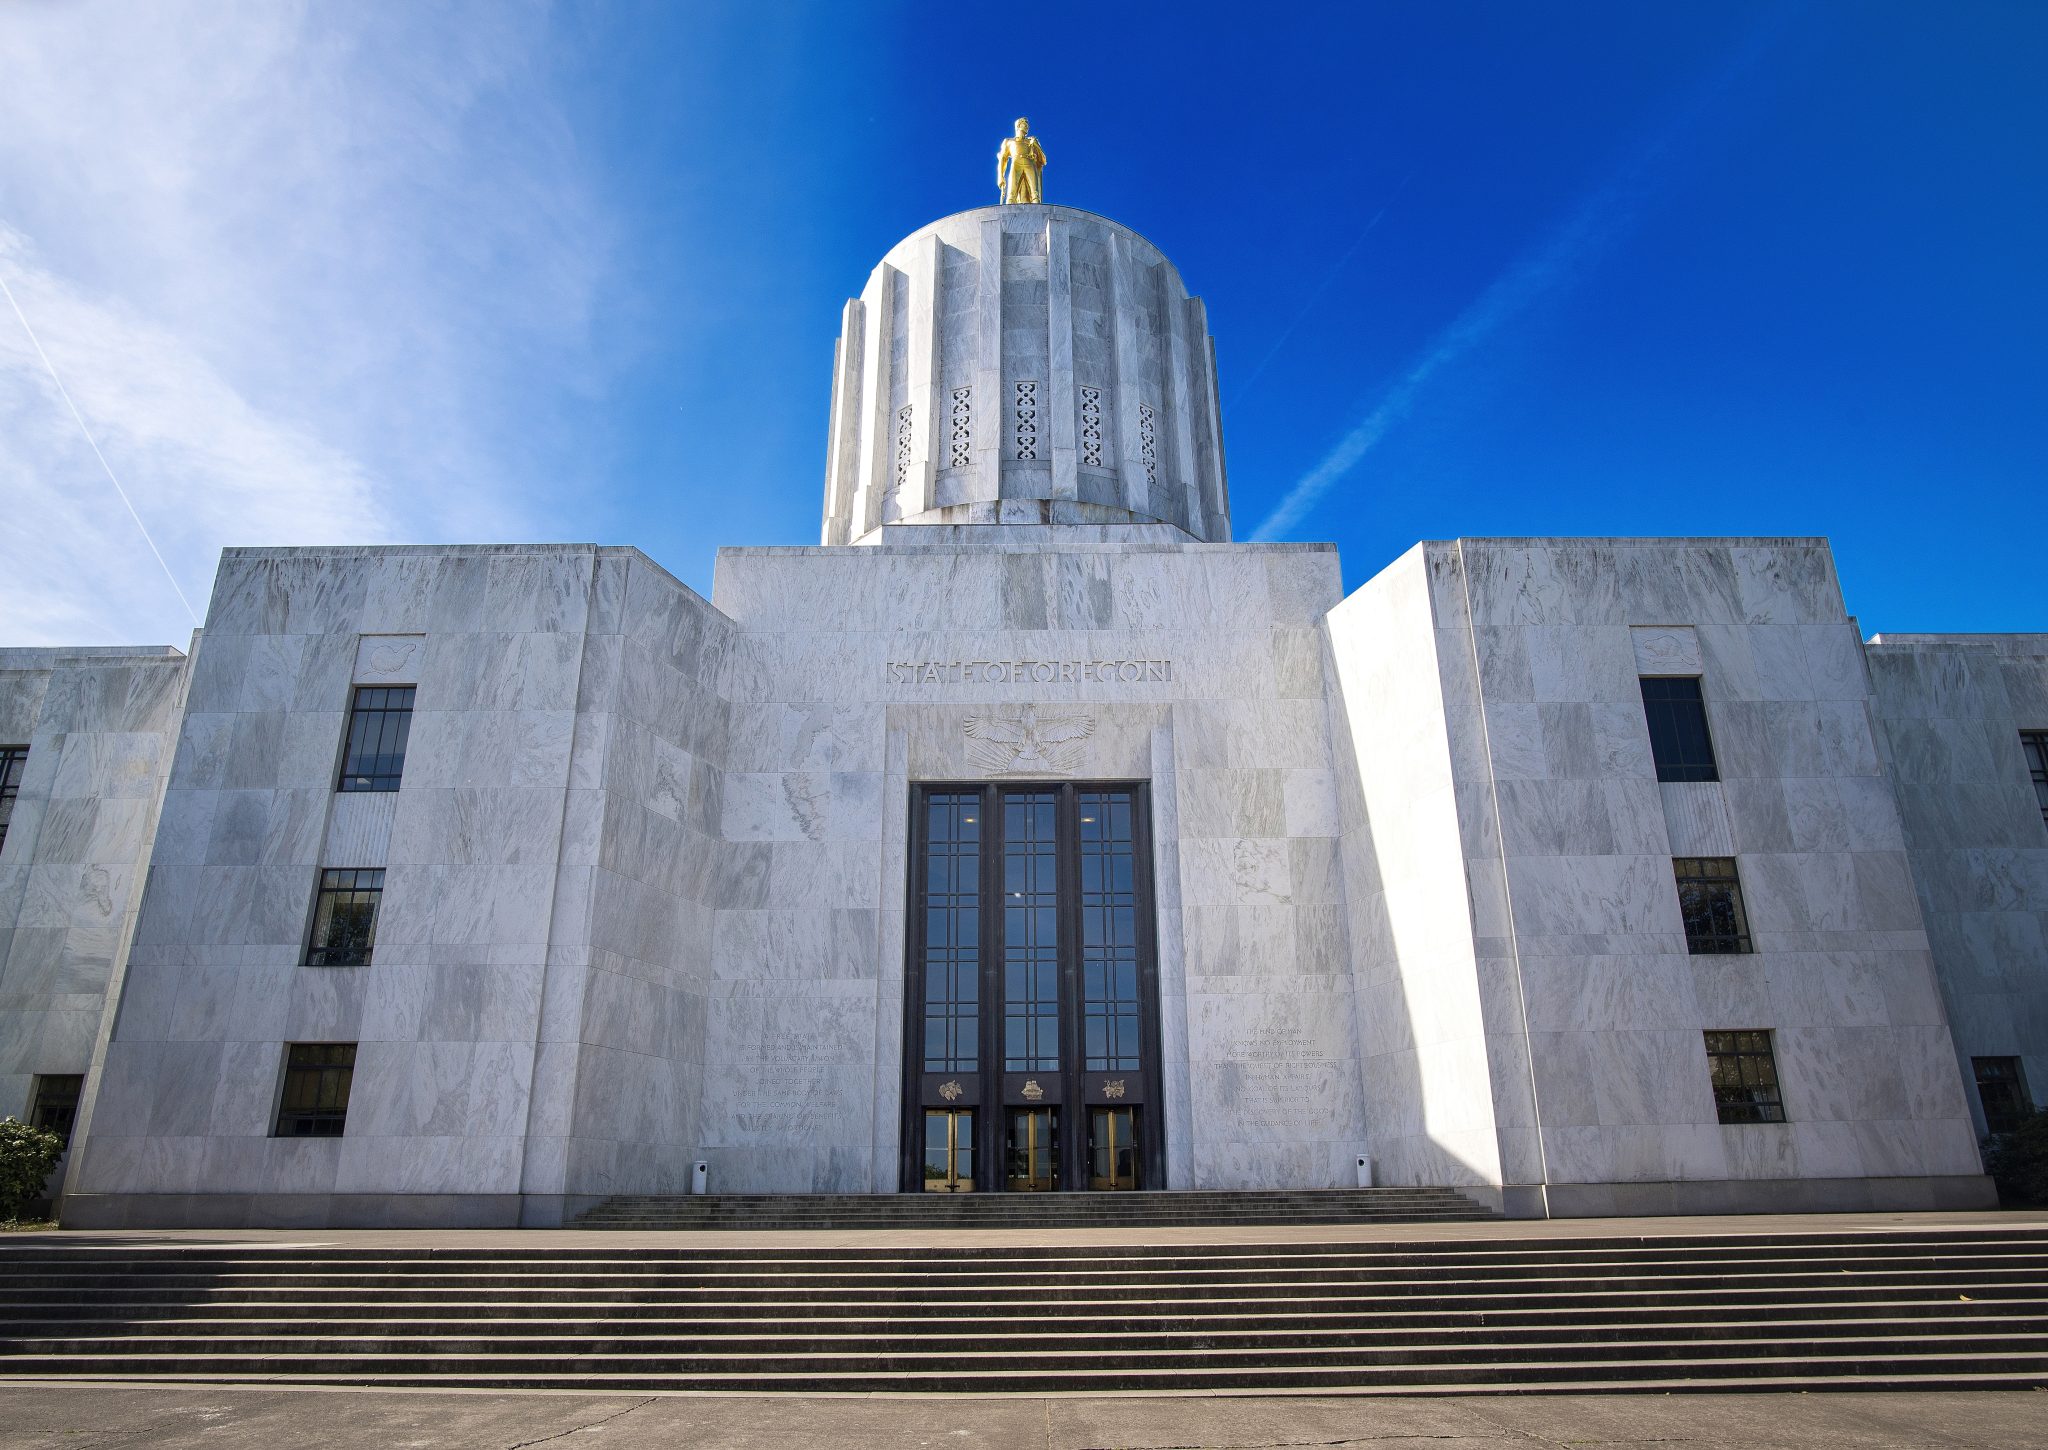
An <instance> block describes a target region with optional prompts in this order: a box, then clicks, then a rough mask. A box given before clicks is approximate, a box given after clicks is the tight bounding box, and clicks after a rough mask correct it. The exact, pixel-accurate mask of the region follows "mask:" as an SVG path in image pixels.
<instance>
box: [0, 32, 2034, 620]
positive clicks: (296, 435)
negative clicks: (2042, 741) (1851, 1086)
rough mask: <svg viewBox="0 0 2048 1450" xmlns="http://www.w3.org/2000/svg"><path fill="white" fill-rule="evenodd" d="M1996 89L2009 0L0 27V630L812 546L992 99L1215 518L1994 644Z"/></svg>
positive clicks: (1347, 549)
mask: <svg viewBox="0 0 2048 1450" xmlns="http://www.w3.org/2000/svg"><path fill="white" fill-rule="evenodd" d="M2043 74H2048V5H2041V4H2038V3H2031V0H2029V3H2010V4H2002V3H1951V4H1940V5H1937V4H1933V3H1925V4H1912V5H1908V4H1886V3H1871V0H1858V3H1853V4H1851V3H1841V4H1825V3H1810V4H1805V5H1786V4H1778V3H1749V4H1745V3H1736V0H1717V3H1712V4H1707V3H1699V4H1678V3H1653V4H1652V3H1641V0H1627V3H1613V4H1605V3H1598V4H1596V3H1576V4H1569V5H1566V4H1555V5H1539V4H1535V3H1529V0H1517V3H1504V0H1503V3H1454V0H1434V3H1430V4H1421V3H1413V4H1402V5H1379V4H1362V3H1361V4H1347V5H1336V6H1323V7H1317V6H1311V5H1294V6H1286V7H1279V6H1274V7H1265V8H1262V9H1248V8H1247V7H1244V6H1241V5H1233V6H1229V7H1223V6H1215V7H1206V6H1202V5H1187V4H1182V5H1171V6H1157V7H1148V6H1136V5H1114V4H1111V5H1104V4H1100V3H1096V4H1092V5H1086V6H1067V5H1059V4H1040V5H1035V6H1030V7H993V6H990V7H979V6H972V5H963V4H959V3H952V4H945V5H937V4H931V5H927V4H905V5H879V4H872V5H848V4H833V5H825V4H816V5H813V4H799V3H762V0H754V3H749V4H734V5H720V4H708V3H706V4H688V5H685V4H645V5H637V4H619V3H614V4H581V5H575V6H564V7H560V8H549V7H545V6H538V5H522V4H517V3H509V0H503V3H501V0H490V3H478V4H473V5H463V4H459V3H450V4H441V5H436V6H431V7H430V6H419V5H410V4H398V3H389V4H376V3H359V4H350V5H331V4H329V5H306V6H294V5H291V4H287V3H282V0H249V3H239V0H208V3H204V4H189V5H183V4H177V3H171V0H132V3H82V4H59V3H54V0H29V3H25V4H17V5H10V6H7V7H4V8H0V281H5V282H6V283H7V285H8V290H9V292H10V293H11V294H12V295H13V298H14V300H15V302H16V304H18V306H19V307H20V309H21V314H22V317H25V318H26V320H27V322H28V324H29V327H30V328H32V329H33V331H34V334H35V337H36V340H37V341H39V342H40V344H41V349H42V352H41V354H38V352H37V351H36V350H35V347H34V345H33V344H32V343H31V342H30V340H29V336H28V333H27V332H25V331H24V329H23V327H22V323H21V320H20V319H18V318H17V317H16V315H15V313H14V312H13V310H12V309H11V308H7V307H5V306H4V305H0V494H4V496H5V497H6V498H7V499H8V500H9V501H10V502H9V504H8V506H7V507H6V508H4V509H0V642H6V643H24V644H25V643H55V642H65V643H106V642H140V641H164V640H170V641H182V639H183V638H184V636H185V633H186V632H187V631H188V630H189V629H190V627H191V621H190V618H189V617H188V615H187V614H186V612H185V609H184V606H183V605H182V604H181V602H180V600H179V597H178V595H179V593H181V592H182V594H183V595H184V596H186V598H188V599H190V600H191V602H192V603H193V604H194V605H197V606H201V607H203V600H204V597H205V595H206V592H207V590H208V588H209V587H210V581H211V576H212V572H213V565H214V560H215V558H216V556H217V554H218V551H219V549H220V548H221V547H222V546H223V545H226V544H284V543H333V542H433V541H485V540H492V541H496V540H545V541H556V540H597V541H600V542H606V543H628V544H634V545H637V546H638V547H640V548H642V549H645V550H646V551H647V552H648V553H650V554H652V555H653V556H654V557H655V558H656V559H658V560H659V561H661V562H662V563H663V564H665V565H667V566H668V567H669V568H670V569H672V570H674V571H675V572H676V573H677V574H678V575H680V576H681V577H682V578H683V579H684V580H685V581H687V582H689V583H690V584H692V585H693V586H695V587H696V588H698V589H699V590H701V591H704V592H707V593H708V591H709V588H710V582H711V570H712V561H713V554H714V551H715V549H716V548H717V547H718V546H719V545H721V544H785V543H812V542H815V541H816V532H817V517H818V504H819V493H820V488H821V479H822V467H823V456H824V435H825V424H826V407H827V397H828V383H829V371H830V362H831V353H832V340H833V335H834V333H835V331H836V328H837V323H838V316H839V308H840V305H841V303H842V301H843V299H844V298H845V297H847V296H848V295H850V294H852V293H853V292H855V291H857V290H858V289H859V287H860V285H861V283H862V281H863V279H864V278H865V277H866V275H867V272H868V270H869V269H870V268H871V267H872V266H873V265H874V263H875V261H876V260H877V259H878V258H879V257H880V256H881V254H882V253H883V252H884V251H885V250H887V248H888V247H889V246H890V245H891V244H892V243H893V242H894V241H896V240H897V239H898V238H899V237H901V236H902V235H903V234H905V233H907V232H909V231H912V230H914V229H915V228H917V227H918V226H920V225H922V224H923V223H924V222H926V221H928V220H930V219H932V218H933V217H936V216H939V215H943V214H945V213H947V212H951V211H957V210H960V209H963V208H965V207H969V206H975V205H980V204H983V203H984V202H987V201H990V200H992V199H993V196H994V190H993V154H994V148H995V145H996V143H997V141H998V140H999V139H1000V137H1001V136H1002V135H1003V134H1004V133H1005V131H1006V129H1007V127H1008V123H1009V120H1010V118H1011V117H1012V116H1014V115H1017V114H1020V113H1028V114H1029V115H1030V116H1031V117H1032V119H1033V122H1034V127H1035V129H1036V130H1037V131H1039V133H1040V134H1041V135H1042V136H1043V137H1044V140H1045V144H1046V147H1047V150H1048V152H1049V153H1050V156H1051V165H1050V167H1049V169H1048V171H1047V195H1048V199H1050V200H1053V201H1058V202H1063V203H1069V204H1072V205H1075V206H1081V207H1087V208H1090V209H1092V210H1096V211H1100V212H1103V213H1105V214H1107V215H1110V216H1113V217H1115V218H1117V219H1118V220H1120V221H1123V222H1125V223H1127V224H1129V225H1131V226H1133V227H1136V228H1137V229H1138V230H1140V231H1141V232H1143V233H1144V234H1145V235H1147V236H1148V237H1150V238H1151V239H1152V240H1153V241H1155V242H1156V243H1158V244H1159V245H1160V246H1161V247H1162V248H1163V249H1164V250H1165V251H1166V252H1167V254H1168V255H1169V256H1171V257H1173V258H1174V260H1175V261H1176V263H1177V264H1178V265H1179V267H1180V269H1181V272H1182V274H1183V276H1184V277H1185V278H1186V280H1187V282H1188V284H1189V286H1190V287H1191V288H1192V289H1193V290H1195V291H1197V292H1199V293H1200V294H1202V295H1203V296H1204V297H1205V298H1206V300H1207V302H1208V305H1209V312H1210V322H1211V327H1212V330H1213V331H1214V333H1215V335H1216V339H1217V347H1218V353H1219V361H1220V368H1221V375H1222V380H1223V395H1224V405H1225V432H1226V440H1227V444H1228V448H1229V459H1230V465H1231V486H1232V495H1233V505H1234V514H1235V519H1236V525H1237V530H1238V534H1239V536H1240V537H1244V538H1249V537H1252V536H1253V535H1254V534H1257V533H1261V532H1263V534H1264V535H1265V536H1269V537H1282V538H1299V539H1331V540H1334V541H1336V542H1337V543H1338V544H1340V545H1341V546H1342V548H1343V550H1344V559H1345V574H1346V580H1347V583H1349V584H1351V585H1354V586H1355V585H1356V584H1358V583H1360V582H1362V581H1363V580H1364V579H1366V578H1369V577H1370V576H1371V575H1372V574H1373V573H1374V572H1376V571H1377V570H1378V569H1379V568H1380V567H1382V566H1383V565H1384V564H1385V563H1386V562H1387V561H1388V560H1390V559H1391V558H1393V557H1394V556H1395V555H1397V554H1398V553H1400V552H1401V551H1402V550H1404V549H1405V548H1406V547H1407V546H1408V545H1410V544H1411V543H1412V542H1414V541H1415V540H1416V539H1418V538H1445V537H1453V536H1456V535H1459V534H1469V535H1484V534H1688V533H1701V534H1720V533H1738V534H1776V533H1802V534H1804V533H1815V534H1825V535H1828V536H1829V537H1831V538H1832V539H1833V541H1834V544H1835V548H1836V555H1837V560H1838V563H1839V566H1840V569H1841V573H1842V578H1843V583H1844V588H1845V591H1846V593H1847V596H1848V602H1849V607H1850V609H1851V611H1852V612H1854V613H1856V614H1857V615H1858V616H1859V617H1860V618H1861V620H1862V622H1863V624H1864V626H1865V627H1866V629H1867V630H1871V631H1875V630H1881V629H1882V630H1894V631H1907V630H1919V629H1928V630H1948V629H1991V630H1996V629H2048V592H2044V591H2043V590H2042V588H2041V587H2040V586H2039V584H2038V583H2037V576H2038V572H2039V569H2040V562H2039V561H2040V559H2041V556H2042V552H2043V551H2042V542H2041V538H2042V532H2043V528H2044V524H2048V366H2044V351H2043V349H2044V343H2043V339H2044V337H2048V280H2044V268H2043V265H2042V258H2044V257H2048V87H2044V86H2043V85H2042V84H2041V80H2040V77H2041V76H2042V75H2043ZM45 356H47V358H48V361H49V363H50V365H51V366H53V367H54V368H55V370H56V371H57V373H58V374H59V375H60V376H61V377H62V378H63V380H64V383H65V385H66V388H67V390H68V392H69V393H70V395H71V400H72V402H74V403H75V404H76V406H77V409H78V416H79V418H81V419H83V420H84V422H85V424H86V427H87V428H88V429H90V431H91V432H92V433H93V435H94V436H95V438H96V440H97V442H98V444H99V448H100V451H101V453H102V454H103V455H104V457H105V460H106V468H105V469H103V468H102V467H101V464H100V462H99V460H98V458H97V457H96V456H95V454H94V453H93V451H92V450H91V448H90V446H89V445H88V444H87V443H86V441H85V439H84V437H83V435H82V434H81V432H80V429H79V426H78V421H77V420H76V419H74V418H73V416H72V414H71V412H70V411H69V408H68V407H67V405H66V403H65V401H64V399H63V398H62V396H60V395H59V393H58V392H57V390H56V388H55V386H54V385H53V384H52V382H51V381H50V377H49V370H48V368H46V367H45V366H44V357H45ZM109 471H111V473H112V474H113V475H114V478H115V479H118V480H119V484H120V485H121V488H122V490H124V491H125V492H126V494H127V495H128V498H129V499H130V500H131V501H132V504H133V510H134V512H133V514H132V515H131V514H130V513H129V512H127V510H126V509H125V508H124V505H123V502H122V499H121V497H120V495H119V494H118V493H117V492H116V488H115V484H114V482H113V481H112V480H110V479H109V477H108V472H109ZM138 519H139V521H140V523H141V524H142V525H144V526H146V527H147V529H148V532H149V533H150V534H151V535H152V536H153V537H154V540H155V543H156V545H157V547H158V549H159V550H160V552H161V554H162V556H163V559H164V562H165V566H166V567H167V570H168V577H167V574H166V568H160V567H159V566H158V564H157V562H156V560H155V558H154V557H153V556H152V554H151V551H150V546H149V544H148V542H146V541H145V538H144V535H143V530H142V528H139V527H138V526H137V521H138ZM173 581H175V583H176V588H175V589H174V588H173Z"/></svg>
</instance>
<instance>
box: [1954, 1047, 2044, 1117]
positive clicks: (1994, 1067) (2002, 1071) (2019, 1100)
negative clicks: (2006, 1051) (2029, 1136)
mask: <svg viewBox="0 0 2048 1450" xmlns="http://www.w3.org/2000/svg"><path fill="white" fill-rule="evenodd" d="M1970 1070H1971V1074H1972V1075H1973V1076H1974V1077H1975V1078H1976V1079H1977V1101H1978V1102H1980V1103H1982V1104H1983V1105H1984V1131H1986V1132H1987V1133H2010V1132H2011V1131H2012V1130H2013V1129H2014V1128H2017V1127H2018V1126H2019V1125H2020V1120H2021V1119H2022V1118H2025V1117H2027V1116H2028V1115H2029V1114H2031V1113H2032V1112H2033V1111H2034V1105H2033V1103H2032V1102H2031V1101H2029V1100H2028V1098H2027V1083H2026V1079H2025V1078H2023V1077H2022V1076H2020V1060H2019V1059H2018V1058H2017V1057H1973V1058H1971V1059H1970Z"/></svg>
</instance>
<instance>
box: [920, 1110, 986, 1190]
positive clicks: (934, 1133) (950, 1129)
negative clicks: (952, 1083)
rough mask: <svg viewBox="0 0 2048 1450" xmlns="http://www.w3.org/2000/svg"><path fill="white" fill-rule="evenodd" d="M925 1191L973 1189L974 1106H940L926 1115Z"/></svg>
mask: <svg viewBox="0 0 2048 1450" xmlns="http://www.w3.org/2000/svg"><path fill="white" fill-rule="evenodd" d="M924 1191H925V1192H926V1193H972V1192H973V1191H974V1112H973V1110H972V1109H953V1110H948V1109H940V1110H939V1111H937V1112H929V1113H926V1114H925V1115H924Z"/></svg>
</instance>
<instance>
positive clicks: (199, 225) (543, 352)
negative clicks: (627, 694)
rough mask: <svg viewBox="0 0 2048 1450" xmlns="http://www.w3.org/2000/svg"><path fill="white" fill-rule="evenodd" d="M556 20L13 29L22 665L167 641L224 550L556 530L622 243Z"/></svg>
mask: <svg viewBox="0 0 2048 1450" xmlns="http://www.w3.org/2000/svg"><path fill="white" fill-rule="evenodd" d="M550 53H551V38H550V34H549V29H548V16H547V13H546V11H545V9H544V8H543V7H539V6H536V5H526V4H515V3H509V0H508V3H489V4H476V5H470V6H462V5H455V6H437V7H433V8H431V9H428V8H426V7H415V8H407V9H405V10H386V9H381V8H379V9H376V10H372V9H371V8H369V7H356V6H323V5H308V4H289V3H273V0H206V3H182V4H173V3H152V4H149V5H137V4H126V3H87V4H73V5H62V6H57V5H47V6H46V5H15V6H7V7H5V8H4V9H0V275H4V276H5V278H6V280H7V283H8V286H9V289H10V290H11V291H12V293H13V294H14V296H15V298H16V299H17V301H18V302H19V304H20V306H21V309H22V311H23V313H24V314H25V315H26V317H27V318H28V320H29V322H30V323H31V324H32V325H33V327H34V330H35V332H36V334H37V335H38V336H39V337H40V339H41V344H42V347H43V349H44V350H46V351H47V353H48V355H49V359H50V362H51V363H52V365H53V366H54V368H55V370H56V371H57V372H58V373H60V374H61V375H62V378H63V381H64V384H65V385H66V386H67V387H68V389H69V391H70V393H71V394H72V396H73V397H74V399H75V400H76V404H77V408H78V412H79V414H80V417H81V418H82V419H83V420H84V422H85V423H86V424H87V425H88V427H89V428H90V431H91V433H92V435H93V436H94V437H95V438H96V439H97V442H98V446H99V447H100V448H101V449H102V450H104V454H105V457H106V460H107V462H108V464H109V465H110V471H111V472H112V473H115V474H118V476H119V479H120V481H121V483H122V484H123V485H125V486H126V488H127V491H128V493H129V494H130V495H131V496H132V499H133V508H134V513H135V518H133V519H131V518H130V517H129V516H128V514H127V513H126V512H125V511H124V510H123V508H122V506H121V500H120V498H119V497H118V496H117V495H116V492H115V490H114V488H113V487H111V486H110V479H109V477H108V475H107V474H105V473H102V471H101V470H100V467H99V464H98V463H97V462H96V460H95V459H94V456H93V452H92V448H91V446H90V445H89V444H88V442H87V440H86V438H85V437H84V436H83V435H82V434H81V431H80V429H79V426H78V423H77V421H75V420H74V419H73V418H72V416H71V414H70V412H69V411H68V410H67V409H66V407H65V405H64V401H63V399H62V397H61V396H60V395H59V392H58V390H57V388H56V387H55V386H54V385H53V383H52V380H51V377H50V375H49V371H48V370H46V369H45V367H44V366H43V363H42V361H41V360H40V359H39V357H38V355H37V352H36V350H35V348H34V347H33V345H32V344H31V341H30V339H29V337H28V335H27V334H26V332H25V331H24V330H23V329H22V327H21V326H20V325H19V324H18V323H17V321H16V319H15V318H14V317H13V315H12V314H11V312H8V311H5V310H0V492H4V493H5V495H6V497H7V500H8V506H7V507H6V509H4V510H0V644H35V643H73V644H95V643H106V642H138V641H152V642H154V641H162V640H166V639H172V640H175V639H177V638H180V637H182V634H183V631H184V630H185V629H186V628H188V627H189V622H188V621H187V620H186V618H185V616H184V611H183V609H181V608H180V607H179V605H178V602H177V599H176V597H175V593H174V591H173V589H172V586H171V584H170V582H169V581H167V580H166V579H165V578H164V577H163V574H162V572H161V571H159V570H158V569H157V568H156V566H155V563H154V561H153V560H152V559H151V558H150V556H149V548H148V544H147V543H146V542H145V539H144V537H143V533H142V531H141V530H140V529H138V527H137V522H138V520H139V521H140V522H142V523H144V524H145V525H146V526H147V529H148V531H149V533H150V534H152V535H154V537H155V539H156V540H157V542H158V544H159V545H160V546H161V548H162V552H163V556H164V559H165V562H166V565H167V566H168V569H169V571H170V573H171V574H172V575H173V576H174V577H175V579H176V582H177V586H178V588H180V589H182V590H183V592H185V593H186V594H188V595H190V596H191V597H192V598H193V600H194V601H195V602H197V601H201V600H203V599H204V598H205V596H206V594H207V592H208V589H209V586H210V580H211V577H212V573H213V568H214V564H215V561H216V559H217V556H218V553H219V550H220V549H221V548H222V547H223V546H224V545H228V544H313V543H332V542H344V541H346V542H363V543H372V542H382V541H392V540H405V541H424V540H432V539H439V538H451V537H468V538H482V539H504V538H512V537H521V536H524V537H533V536H535V535H536V534H541V533H551V532H555V530H552V529H550V528H549V527H548V525H549V522H550V521H549V519H548V515H549V513H550V505H549V504H548V502H547V501H546V500H547V493H546V483H547V481H548V480H549V479H550V478H551V477H553V476H555V475H554V473H553V469H554V467H555V466H556V465H558V463H559V460H560V459H561V458H562V457H564V456H566V455H567V454H569V453H570V452H571V451H572V445H571V443H570V442H569V441H568V440H567V439H565V438H563V437H560V436H557V435H556V434H555V433H554V432H552V431H551V427H552V425H551V422H550V419H549V409H548V407H547V406H546V397H545V396H539V397H537V396H536V384H535V382H534V379H535V378H539V379H541V380H542V381H541V383H540V385H539V386H540V387H541V388H544V389H545V390H546V393H547V394H549V395H552V394H554V393H555V392H556V391H558V390H584V391H587V390H589V389H592V388H595V387H598V386H601V384H602V378H603V368H602V363H601V359H600V358H599V357H598V356H597V355H596V350H595V349H594V348H593V347H592V346H591V345H590V337H589V334H590V315H591V311H592V306H593V297H594V294H595V292H596V289H597V287H598V285H599V282H600V279H601V277H602V276H603V271H604V267H605V262H606V257H607V254H608V250H609V246H610V237H609V233H608V223H607V217H606V212H605V209H604V208H603V207H602V206H601V205H600V204H599V202H598V201H597V199H595V198H593V197H592V196H591V195H590V194H589V192H588V189H587V187H586V185H585V184H584V182H583V179H582V173H581V168H580V167H579V165H578V163H577V157H576V154H575V149H574V145H573V138H572V137H571V135H570V133H569V131H568V127H567V125H566V123H565V122H564V120H563V118H562V115H561V113H560V111H559V109H558V107H557V106H556V105H555V104H554V102H553V100H552V99H551V97H552V86H551V78H550V73H549V69H548V67H549V60H548V58H549V55H550Z"/></svg>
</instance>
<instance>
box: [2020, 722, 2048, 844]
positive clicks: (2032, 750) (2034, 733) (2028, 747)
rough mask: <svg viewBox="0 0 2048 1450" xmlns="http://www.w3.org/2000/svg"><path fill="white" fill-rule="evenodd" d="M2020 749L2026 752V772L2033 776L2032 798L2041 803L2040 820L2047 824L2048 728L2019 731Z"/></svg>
mask: <svg viewBox="0 0 2048 1450" xmlns="http://www.w3.org/2000/svg"><path fill="white" fill-rule="evenodd" d="M2020 749H2022V750H2024V751H2026V753H2027V773H2028V774H2029V775H2031V776H2033V777H2034V799H2036V800H2037V801H2039V802H2040V803H2041V820H2042V822H2043V824H2048V730H2023V731H2021V732H2020Z"/></svg>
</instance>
